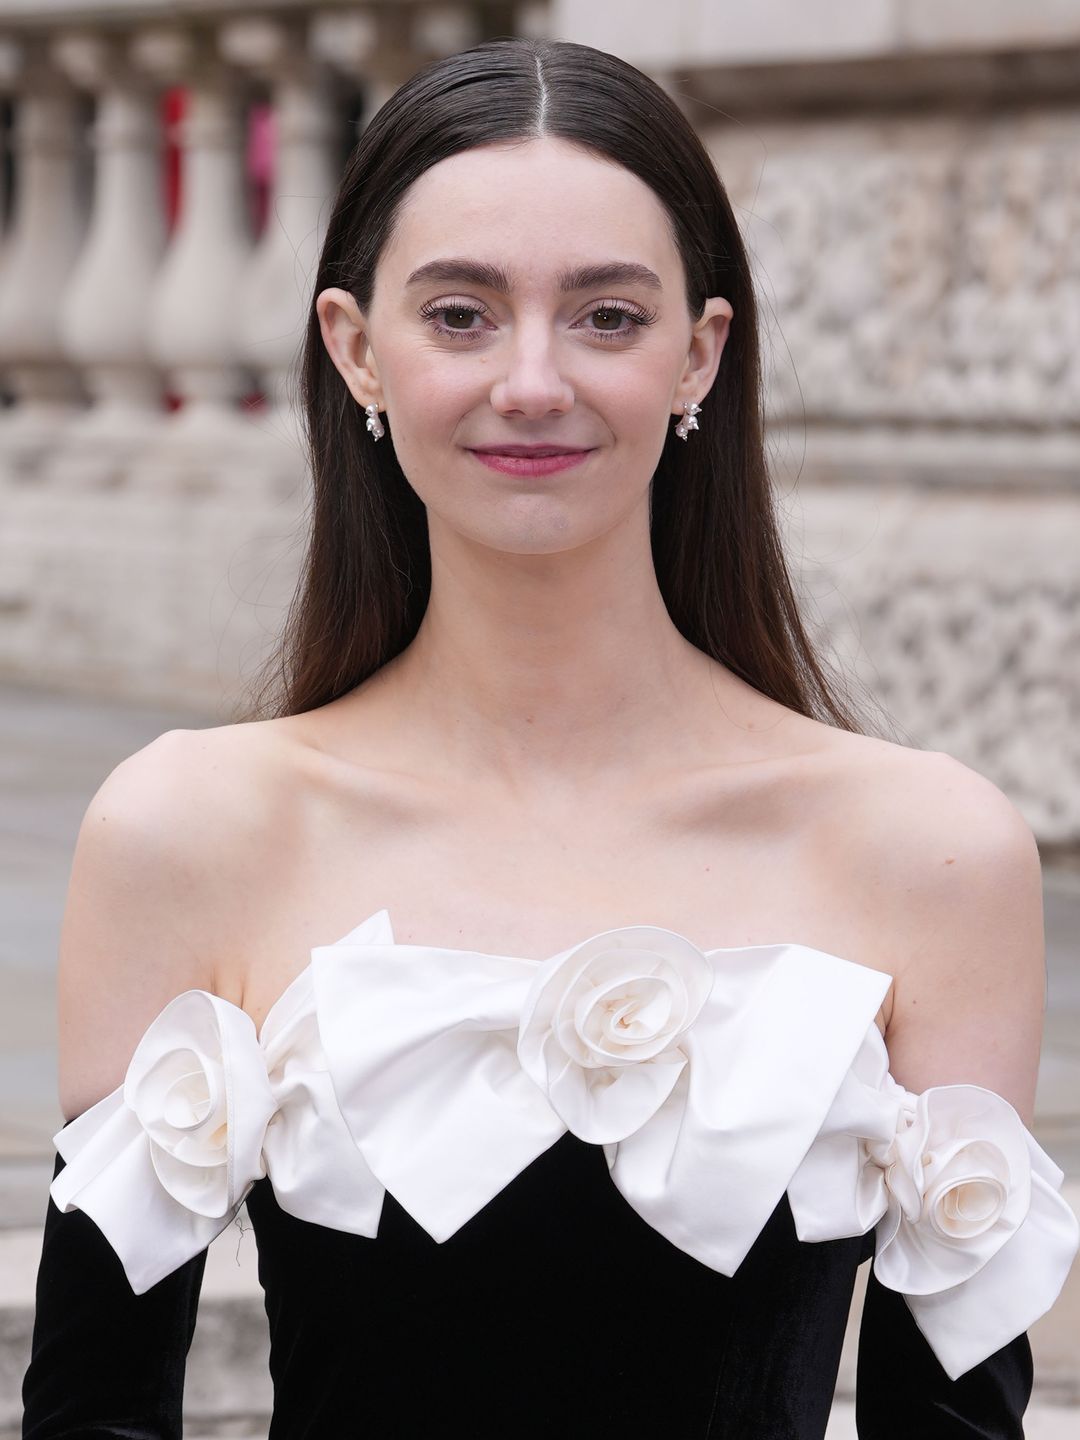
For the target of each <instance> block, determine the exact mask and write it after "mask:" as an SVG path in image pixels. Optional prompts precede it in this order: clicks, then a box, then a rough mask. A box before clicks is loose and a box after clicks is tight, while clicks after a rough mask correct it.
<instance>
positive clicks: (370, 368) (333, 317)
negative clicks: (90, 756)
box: [315, 286, 379, 406]
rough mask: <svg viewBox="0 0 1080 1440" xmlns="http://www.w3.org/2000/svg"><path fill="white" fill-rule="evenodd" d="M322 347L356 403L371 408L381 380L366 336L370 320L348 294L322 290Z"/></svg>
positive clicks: (318, 306) (318, 304)
mask: <svg viewBox="0 0 1080 1440" xmlns="http://www.w3.org/2000/svg"><path fill="white" fill-rule="evenodd" d="M315 309H316V312H317V314H318V317H319V330H320V332H321V334H322V340H323V344H324V345H325V346H326V350H327V354H328V355H329V356H330V358H331V360H332V361H333V362H334V365H335V366H336V367H337V370H338V372H339V374H340V375H341V377H342V379H343V380H344V381H345V383H346V385H347V386H348V387H349V391H350V393H351V395H352V397H353V399H354V400H356V401H357V403H358V404H360V405H364V406H366V405H368V404H369V403H370V402H371V401H372V399H373V398H375V397H376V391H377V389H378V383H379V377H378V373H377V371H376V368H375V363H374V358H375V357H374V356H373V355H372V353H371V345H370V342H369V337H368V333H367V324H368V322H367V317H366V316H365V315H364V314H363V312H362V311H361V310H360V308H359V306H358V305H357V303H356V300H355V299H354V297H353V296H352V295H350V294H349V292H348V291H347V290H342V289H340V288H338V287H336V286H335V287H333V288H331V289H329V290H323V291H322V292H321V293H320V294H319V296H318V298H317V299H316V301H315Z"/></svg>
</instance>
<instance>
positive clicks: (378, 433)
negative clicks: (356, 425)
mask: <svg viewBox="0 0 1080 1440" xmlns="http://www.w3.org/2000/svg"><path fill="white" fill-rule="evenodd" d="M364 414H365V415H366V416H367V428H368V429H369V430H370V431H371V433H372V435H373V436H374V438H375V439H376V440H381V439H382V437H383V436H384V435H385V434H386V429H385V427H384V426H383V423H382V421H381V420H380V419H379V407H378V405H376V404H375V402H374V400H373V401H372V402H371V404H370V405H365V406H364Z"/></svg>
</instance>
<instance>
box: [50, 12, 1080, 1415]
mask: <svg viewBox="0 0 1080 1440" xmlns="http://www.w3.org/2000/svg"><path fill="white" fill-rule="evenodd" d="M315 294H316V299H315V303H314V306H313V313H312V316H311V320H310V326H309V331H308V336H307V348H306V352H305V356H304V364H303V377H302V394H303V401H304V407H305V412H306V415H307V419H308V424H309V430H310V446H311V460H312V468H313V477H314V512H313V530H312V537H311V545H310V549H309V556H308V563H307V569H306V573H305V576H304V581H303V586H302V591H301V596H300V603H299V607H298V608H297V610H296V611H295V613H294V615H293V616H292V619H291V623H290V626H289V629H288V633H287V635H286V637H285V644H284V647H283V669H284V674H285V680H286V688H285V693H284V696H283V698H282V700H281V701H280V702H279V703H278V705H277V706H276V712H275V713H274V714H273V715H272V716H271V718H268V719H264V720H258V721H252V722H250V723H247V724H241V725H236V726H226V727H221V728H219V729H213V730H209V731H195V732H192V731H170V732H169V733H167V734H166V735H163V736H161V737H160V738H159V739H158V740H157V741H155V742H154V743H153V744H151V745H150V746H148V747H147V748H146V749H145V750H142V751H140V752H138V754H136V755H134V756H132V757H131V758H130V759H128V760H126V761H125V762H124V763H123V764H122V765H120V766H119V767H118V768H117V769H116V770H115V771H114V772H113V773H112V774H111V775H110V776H109V777H108V779H107V780H106V782H105V784H104V785H103V786H102V788H101V790H100V791H99V792H98V794H97V796H95V798H94V800H93V802H92V803H91V805H90V807H89V810H88V812H87V816H86V819H85V821H84V824H83V827H82V830H81V832H80V836H79V842H78V846H77V850H76V856H75V862H74V866H73V873H72V881H71V891H70V895H69V901H68V907H67V911H66V914H65V922H64V933H63V940H62V953H61V1040H62V1055H61V1075H60V1088H61V1104H62V1107H63V1111H64V1114H65V1116H67V1117H69V1118H68V1120H67V1122H66V1124H65V1126H64V1128H63V1129H62V1130H61V1131H60V1132H58V1135H57V1137H56V1142H57V1147H58V1150H59V1151H60V1152H61V1153H60V1155H59V1157H58V1160H57V1168H56V1176H55V1178H54V1182H53V1186H52V1189H51V1199H52V1202H53V1203H51V1204H50V1206H49V1210H48V1222H47V1228H46V1238H45V1247H44V1252H43V1257H42V1271H41V1277H42V1278H41V1281H40V1284H39V1294H38V1305H39V1309H38V1316H37V1328H36V1330H35V1348H34V1358H33V1361H32V1363H31V1366H30V1369H29V1372H28V1374H27V1379H26V1385H25V1387H24V1393H25V1396H26V1404H27V1422H26V1428H25V1429H24V1435H31V1436H34V1437H43V1436H46V1435H50V1434H60V1433H64V1434H68V1433H75V1432H77V1433H80V1434H85V1433H90V1431H91V1430H92V1431H93V1433H94V1434H102V1435H105V1434H120V1433H123V1434H125V1435H130V1434H139V1435H155V1436H157V1435H178V1434H179V1433H180V1430H179V1425H180V1422H179V1413H180V1401H181V1392H182V1385H183V1375H184V1359H185V1355H186V1351H187V1345H188V1342H189V1340H190V1336H191V1330H192V1326H193V1323H194V1315H195V1307H196V1302H197V1297H198V1293H199V1284H200V1280H201V1276H202V1266H203V1263H204V1259H205V1249H206V1245H207V1244H208V1243H209V1242H210V1240H212V1239H213V1237H214V1236H215V1235H217V1234H219V1233H220V1232H221V1231H222V1230H223V1229H224V1227H225V1226H226V1225H228V1224H229V1223H230V1221H231V1220H232V1219H233V1218H234V1217H235V1215H236V1212H237V1209H238V1208H239V1205H240V1203H241V1202H242V1201H243V1200H244V1199H245V1198H246V1200H247V1206H248V1212H249V1214H250V1217H251V1219H252V1222H253V1225H254V1227H255V1231H256V1236H257V1241H258V1246H259V1259H260V1278H261V1280H262V1282H263V1285H264V1287H265V1290H266V1303H267V1310H268V1314H269V1318H270V1327H271V1336H272V1346H273V1348H272V1354H271V1362H270V1364H271V1371H272V1374H273V1378H274V1382H275V1409H274V1420H273V1425H272V1428H271V1435H272V1437H274V1440H278V1437H282V1440H285V1437H287V1440H295V1437H301V1436H304V1437H307V1436H319V1437H322V1436H327V1437H329V1436H334V1437H339V1436H344V1435H354V1434H356V1435H371V1436H384V1437H388V1436H410V1437H412V1436H416V1437H419V1436H425V1437H426V1436H429V1435H432V1434H435V1433H443V1432H444V1431H449V1432H450V1433H461V1434H466V1433H467V1434H469V1435H470V1436H500V1437H502V1436H511V1435H512V1436H515V1437H525V1436H534V1435H535V1436H545V1437H551V1436H556V1435H558V1436H574V1437H578V1436H584V1435H586V1434H592V1433H595V1432H596V1430H597V1428H598V1427H599V1426H600V1425H601V1424H603V1423H613V1424H615V1425H616V1426H617V1427H618V1428H619V1431H620V1433H621V1434H623V1435H626V1436H641V1437H645V1436H648V1437H667V1440H688V1437H705V1436H710V1437H717V1436H724V1437H734V1436H754V1437H757V1440H762V1437H785V1440H791V1437H796V1440H810V1437H818V1440H820V1437H821V1436H822V1435H823V1433H824V1430H825V1426H826V1422H827V1417H828V1413H829V1408H830V1402H831V1396H832V1390H833V1386H834V1382H835V1377H836V1371H837V1365H838V1360H839V1352H840V1343H841V1338H842V1335H843V1331H844V1325H845V1320H846V1315H847V1309H848V1305H849V1301H850V1297H851V1293H852V1287H853V1282H854V1276H855V1270H856V1267H857V1266H858V1264H859V1262H860V1260H861V1259H864V1258H869V1256H870V1255H871V1254H873V1253H874V1251H875V1247H876V1250H877V1256H876V1259H875V1266H874V1273H873V1275H872V1277H871V1280H870V1284H869V1293H868V1298H867V1304H866V1309H865V1318H864V1321H863V1343H862V1353H861V1357H860V1376H859V1408H860V1433H861V1434H862V1435H864V1436H904V1437H913V1436H922V1435H931V1434H932V1435H934V1436H944V1435H957V1436H960V1435H969V1434H974V1433H978V1434H980V1435H984V1436H990V1435H993V1436H1014V1435H1016V1436H1018V1435H1020V1434H1021V1433H1022V1429H1021V1416H1022V1412H1023V1409H1024V1406H1025V1404H1026V1402H1027V1398H1028V1395H1029V1392H1030V1386H1031V1366H1030V1351H1029V1348H1028V1344H1027V1340H1026V1336H1025V1333H1024V1332H1025V1330H1026V1327H1027V1325H1028V1324H1030V1323H1031V1321H1032V1320H1034V1319H1035V1318H1036V1316H1037V1315H1038V1314H1041V1313H1042V1312H1043V1311H1044V1310H1045V1309H1047V1308H1048V1307H1049V1305H1050V1304H1051V1303H1052V1302H1053V1299H1054V1297H1055V1296H1056V1294H1057V1291H1058V1289H1059V1288H1060V1285H1061V1283H1062V1281H1063V1279H1064V1275H1065V1272H1066V1270H1067V1268H1068V1264H1069V1261H1070V1259H1071V1257H1072V1254H1073V1253H1074V1251H1075V1249H1076V1222H1075V1219H1074V1218H1073V1217H1072V1215H1071V1213H1070V1212H1069V1210H1068V1209H1067V1207H1066V1206H1065V1205H1064V1202H1063V1201H1062V1200H1061V1198H1060V1196H1059V1195H1058V1193H1057V1191H1058V1186H1059V1185H1060V1182H1061V1174H1060V1171H1057V1170H1056V1167H1055V1166H1054V1165H1053V1163H1052V1162H1051V1161H1050V1160H1049V1159H1048V1157H1046V1156H1045V1155H1044V1154H1043V1152H1042V1151H1041V1150H1040V1149H1039V1147H1038V1146H1037V1145H1036V1144H1035V1142H1034V1140H1033V1139H1032V1138H1031V1136H1030V1133H1029V1131H1028V1129H1027V1127H1028V1126H1029V1125H1030V1123H1031V1114H1032V1101H1033V1094H1034V1087H1035V1076H1036V1069H1037V1063H1038V1051H1039V1039H1040V1023H1041V1013H1042V1007H1043V960H1042V948H1041V947H1042V937H1041V909H1040V906H1041V900H1040V894H1041V892H1040V877H1039V864H1038V857H1037V852H1036V849H1035V845H1034V842H1033V838H1032V835H1031V832H1030V831H1029V829H1028V828H1027V826H1026V825H1025V823H1024V822H1023V820H1022V819H1021V818H1020V816H1019V814H1018V813H1017V811H1016V810H1015V809H1014V808H1013V806H1012V805H1011V804H1010V803H1009V802H1008V801H1007V800H1006V799H1005V798H1004V796H1003V795H1002V794H1001V793H1000V792H999V791H998V790H997V789H995V788H994V786H992V785H991V784H989V783H988V782H987V781H986V780H984V779H982V778H981V777H979V776H978V775H976V774H974V773H973V772H972V771H970V770H968V769H966V768H965V767H964V766H962V765H960V764H959V763H957V762H956V761H954V760H952V759H951V758H949V757H948V756H945V755H942V754H938V753H924V752H916V751H913V750H909V749H907V748H905V747H903V746H901V745H896V744H893V743H891V742H889V741H885V740H879V739H875V738H872V737H870V736H866V735H863V734H860V733H858V731H857V728H856V723H855V721H854V719H853V718H852V717H851V715H850V714H849V713H848V711H847V710H846V708H845V707H844V705H843V704H842V702H841V701H840V700H839V699H838V698H837V697H836V696H835V694H834V693H833V690H832V689H831V687H830V682H829V681H828V679H827V677H826V674H825V672H824V670H823V668H822V666H821V665H820V664H819V663H818V661H817V660H816V659H815V656H814V652H813V649H812V647H811V644H810V643H809V641H808V639H807V637H806V635H805V633H804V631H803V629H802V627H801V625H800V621H799V617H798V613H797V609H796V605H795V602H794V600H793V596H792V588H791V585H790V582H789V580H788V577H787V573H786V570H785V566H784V561H783V558H782V553H781V549H780V545H779V542H778V537H777V529H776V524H775V521H774V518H773V513H772V509H771V504H770V496H769V488H768V482H767V475H766V468H765V463H764V458H763V447H762V420H761V405H760V394H759V389H760V387H759V369H758V349H757V328H756V317H755V310H754V299H753V291H752V285H751V276H750V270H749V266H748V263H747V258H746V254H745V250H744V248H743V246H742V243H741V241H740V238H739V233H738V230H737V227H736V224H735V221H734V219H733V216H732V212H731V209H730V206H729V204H728V202H727V199H726V196H725V194H724V191H723V188H722V186H721V184H720V182H719V180H718V179H717V177H716V174H715V171H714V169H713V167H712V165H711V163H710V161H709V159H708V157H707V155H706V153H705V151H704V150H703V148H702V146H701V144H700V142H699V141H698V140H697V138H696V137H695V135H694V134H693V132H692V131H691V130H690V128H689V127H688V125H687V124H686V122H685V120H684V119H683V118H682V116H681V115H680V113H679V112H678V110H677V108H676V107H675V106H674V105H673V104H672V103H671V102H670V101H669V100H668V99H667V98H666V97H665V95H664V94H663V93H662V91H660V90H659V89H658V87H656V86H655V85H654V84H653V83H652V82H651V81H649V80H648V79H647V78H646V77H644V76H643V75H641V74H640V73H639V72H637V71H636V70H634V69H633V68H632V67H630V66H629V65H626V64H624V63H623V62H621V61H619V60H617V59H615V58H614V57H612V56H610V55H606V54H603V53H601V52H598V51H595V50H592V49H589V48H587V47H583V46H577V45H570V44H561V43H535V42H528V41H517V40H514V41H497V42H490V43H488V44H485V45H481V46H478V47H476V48H475V49H472V50H469V51H467V52H465V53H464V54H461V55H457V56H453V57H451V58H450V59H448V60H445V61H441V62H439V63H436V64H434V65H431V66H429V67H427V68H426V69H425V70H424V71H422V72H421V73H420V74H418V75H417V76H415V77H414V78H413V79H412V80H410V81H409V82H408V83H407V84H405V85H404V86H403V87H402V88H401V89H400V90H399V91H398V92H397V94H396V95H394V96H393V97H392V99H391V100H390V101H389V102H388V103H387V104H386V105H385V106H384V107H383V109H382V110H381V111H380V112H379V113H378V115H376V117H375V118H374V119H373V121H372V122H371V124H370V125H369V127H368V128H367V130H366V132H365V133H364V135H363V137H362V138H361V140H360V142H359V144H358V145H357V147H356V149H355V151H354V153H353V156H352V158H351V160H350V163H349V166H348V169H347V172H346V174H345V176H344V179H343V182H342V185H341V189H340V192H339V195H338V197H337V200H336V203H335V206H334V211H333V215H332V217H331V220H330V224H329V230H328V234H327V238H326V243H325V247H324V250H323V254H322V258H321V262H320V266H319V272H318V276H317V280H316V286H315ZM364 917H367V918H364ZM358 921H359V923H357V922H358ZM333 935H340V936H341V937H342V938H341V939H340V940H338V941H336V942H334V943H333V944H330V943H327V942H328V940H329V939H330V937H332V936H333ZM309 961H310V963H308V962H309ZM80 1212H81V1213H80ZM106 1297H107V1298H108V1304H109V1306H110V1311H109V1313H110V1320H111V1328H110V1329H109V1331H108V1332H107V1333H102V1332H101V1325H100V1320H101V1316H102V1313H103V1310H102V1307H103V1306H104V1305H105V1303H106ZM901 1382H902V1383H901Z"/></svg>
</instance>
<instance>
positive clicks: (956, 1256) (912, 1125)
mask: <svg viewBox="0 0 1080 1440" xmlns="http://www.w3.org/2000/svg"><path fill="white" fill-rule="evenodd" d="M866 1150H867V1157H868V1160H869V1161H870V1163H871V1164H872V1165H875V1166H878V1167H879V1168H880V1169H881V1171H882V1179H883V1184H884V1186H885V1190H886V1192H887V1201H886V1210H885V1214H884V1217H883V1218H882V1220H881V1221H880V1222H879V1225H878V1235H877V1259H876V1262H875V1272H876V1274H877V1276H878V1279H879V1280H880V1281H881V1283H882V1284H883V1285H887V1286H888V1287H889V1288H890V1289H892V1290H900V1291H903V1292H904V1293H905V1294H908V1295H927V1294H933V1293H935V1292H937V1291H939V1290H945V1289H948V1288H949V1287H950V1286H952V1285H958V1284H960V1283H961V1281H963V1280H967V1279H968V1278H969V1277H970V1276H971V1275H974V1274H975V1272H976V1271H977V1270H980V1269H981V1268H982V1267H983V1266H984V1265H985V1264H986V1262H987V1261H988V1260H989V1259H990V1257H991V1256H992V1255H994V1254H995V1253H996V1252H997V1251H998V1250H1000V1248H1001V1247H1002V1245H1004V1244H1005V1242H1006V1240H1008V1238H1009V1236H1010V1235H1012V1234H1013V1233H1014V1232H1015V1231H1016V1230H1017V1229H1018V1228H1019V1226H1020V1225H1021V1223H1022V1222H1023V1220H1024V1217H1025V1216H1026V1215H1027V1212H1028V1208H1029V1206H1030V1204H1031V1161H1030V1158H1029V1155H1028V1147H1027V1139H1026V1133H1025V1129H1024V1124H1023V1121H1022V1120H1021V1119H1020V1117H1019V1115H1017V1113H1016V1111H1015V1110H1014V1109H1013V1107H1012V1106H1011V1105H1010V1104H1009V1102H1008V1101H1007V1100H1004V1099H1002V1097H1001V1096H1000V1095H996V1094H995V1093H994V1092H993V1091H991V1090H984V1089H983V1088H982V1087H981V1086H978V1085H942V1086H935V1087H934V1088H932V1089H929V1090H925V1091H923V1093H922V1094H921V1095H917V1096H916V1095H911V1094H910V1093H909V1094H908V1096H907V1099H906V1103H905V1104H904V1107H903V1109H902V1112H901V1118H900V1123H899V1125H898V1127H897V1130H896V1134H895V1136H894V1137H893V1139H892V1141H891V1142H890V1143H889V1144H887V1145H883V1144H881V1143H880V1142H878V1143H875V1142H870V1143H868V1144H867V1146H866Z"/></svg>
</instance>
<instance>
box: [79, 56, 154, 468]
mask: <svg viewBox="0 0 1080 1440" xmlns="http://www.w3.org/2000/svg"><path fill="white" fill-rule="evenodd" d="M52 53H53V56H54V58H55V60H56V64H57V66H58V68H59V69H60V70H61V71H63V72H64V73H65V74H66V75H67V76H68V77H69V79H71V81H72V82H73V83H74V84H76V85H79V86H81V87H82V88H84V89H86V90H89V91H91V92H92V93H94V94H96V96H97V118H96V121H95V123H94V126H93V130H92V140H93V147H94V151H95V186H94V198H93V203H92V207H91V216H90V225H89V230H88V232H87V236H86V243H85V245H84V247H83V250H82V253H81V254H80V255H79V258H78V261H77V263H76V265H75V268H74V271H73V272H72V275H71V278H70V280H69V282H68V285H67V286H66V288H65V291H64V298H63V304H62V321H61V336H62V339H63V342H64V345H65V349H66V351H67V355H68V357H69V359H71V360H72V361H73V362H75V363H76V364H78V365H79V366H80V367H81V369H82V375H83V380H84V383H85V385H86V388H87V390H88V391H89V392H90V394H91V396H92V397H93V399H94V400H95V401H96V404H94V405H93V406H92V407H91V408H90V409H89V410H88V411H87V412H86V413H85V415H83V416H80V417H79V418H78V419H77V420H75V421H74V422H73V423H72V425H71V426H70V427H69V430H68V434H67V436H66V439H65V442H64V443H63V445H62V446H61V447H60V449H59V451H58V453H57V454H56V456H55V457H53V459H52V461H51V467H52V473H53V477H54V479H55V480H57V481H58V482H59V483H62V484H63V483H66V484H75V485H80V486H87V485H88V486H100V485H110V484H116V483H118V482H120V481H121V480H122V479H123V477H124V475H125V473H126V468H127V464H128V463H129V461H130V459H131V457H132V455H133V454H135V453H137V452H139V451H140V450H145V448H146V446H147V445H148V443H150V442H151V441H155V442H156V440H157V439H158V437H159V435H160V433H161V430H162V426H163V423H164V420H165V411H164V406H163V402H162V393H161V391H162V387H161V376H160V373H159V372H158V371H157V370H156V369H155V367H154V365H153V364H152V363H151V357H150V354H149V351H148V349H147V344H146V312H147V306H148V304H149V300H150V295H151V292H152V290H153V287H154V283H155V279H156V276H157V273H158V270H159V267H160V265H161V257H162V254H163V252H164V249H165V219H164V214H163V206H162V184H161V133H160V130H161V127H160V124H159V121H158V99H157V93H156V91H154V90H153V89H151V88H150V87H148V86H147V85H146V84H145V82H144V81H143V80H142V79H140V78H139V77H138V76H137V75H136V74H134V73H133V72H132V70H131V68H130V66H129V65H128V64H127V63H126V62H125V59H124V57H123V54H122V52H121V50H120V47H119V45H118V43H117V42H115V41H112V40H107V39H106V38H105V37H104V36H101V35H92V34H75V33H71V34H62V35H60V36H58V37H57V39H56V40H55V41H54V43H53V47H52Z"/></svg>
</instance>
